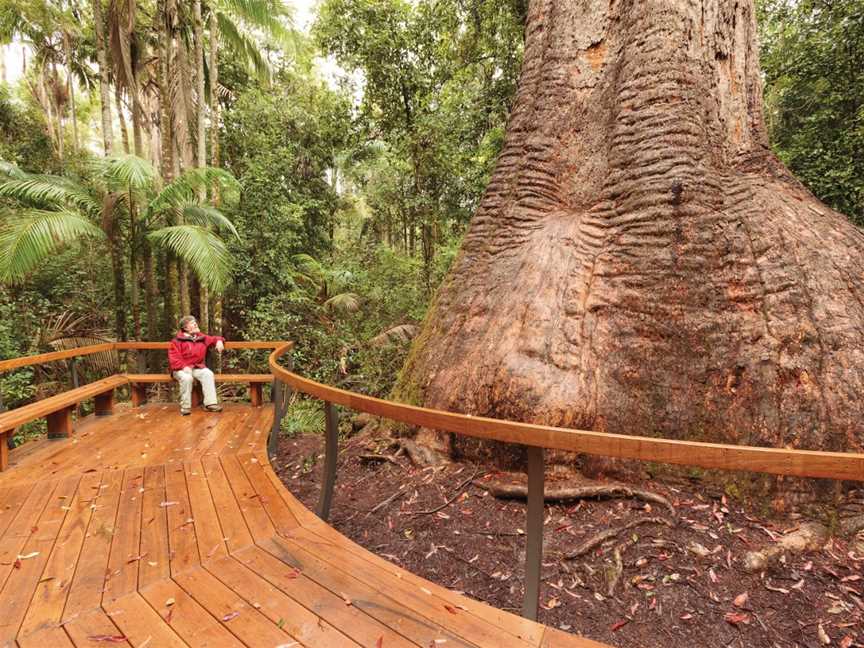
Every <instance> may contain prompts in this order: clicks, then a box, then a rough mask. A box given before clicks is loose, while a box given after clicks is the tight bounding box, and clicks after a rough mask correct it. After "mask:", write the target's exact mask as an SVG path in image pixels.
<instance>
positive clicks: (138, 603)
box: [38, 592, 189, 648]
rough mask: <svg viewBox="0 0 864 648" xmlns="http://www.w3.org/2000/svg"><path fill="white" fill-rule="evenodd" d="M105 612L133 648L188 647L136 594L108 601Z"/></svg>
mask: <svg viewBox="0 0 864 648" xmlns="http://www.w3.org/2000/svg"><path fill="white" fill-rule="evenodd" d="M105 612H106V614H107V615H108V616H109V617H111V620H112V621H113V622H114V623H115V624H117V627H118V628H119V629H120V632H122V633H123V634H124V635H125V636H126V637H128V639H129V641H130V642H131V643H132V645H133V646H152V648H157V647H158V648H163V646H164V647H165V648H185V647H186V646H188V645H189V644H187V643H186V642H185V641H183V640H182V639H181V638H180V637H179V636H178V635H177V633H176V632H174V630H172V629H171V626H170V625H169V624H167V623H166V622H165V619H163V618H162V617H161V616H159V614H157V613H156V610H154V609H153V606H151V605H150V603H148V602H147V601H146V600H144V598H143V597H142V596H141V595H140V594H138V593H137V592H136V593H135V594H130V595H128V596H124V597H122V598H119V599H117V600H116V601H111V602H110V603H109V604H108V605H106V606H105ZM38 648H45V647H44V646H40V647H38Z"/></svg>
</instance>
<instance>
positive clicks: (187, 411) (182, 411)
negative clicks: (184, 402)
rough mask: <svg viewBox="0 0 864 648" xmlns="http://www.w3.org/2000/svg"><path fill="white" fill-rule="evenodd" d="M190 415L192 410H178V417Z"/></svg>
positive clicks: (183, 408) (182, 408)
mask: <svg viewBox="0 0 864 648" xmlns="http://www.w3.org/2000/svg"><path fill="white" fill-rule="evenodd" d="M191 413H192V410H190V409H187V408H185V407H181V408H180V416H189V415H190V414H191Z"/></svg>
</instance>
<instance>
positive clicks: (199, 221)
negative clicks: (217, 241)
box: [182, 204, 240, 241]
mask: <svg viewBox="0 0 864 648" xmlns="http://www.w3.org/2000/svg"><path fill="white" fill-rule="evenodd" d="M182 214H183V218H184V219H186V222H187V223H189V224H190V225H201V226H202V227H207V226H211V227H214V228H216V230H217V231H221V230H226V231H228V232H230V233H231V234H233V235H234V236H235V237H236V238H237V240H238V241H239V240H240V234H238V233H237V228H236V227H234V223H232V222H231V221H230V220H228V217H227V216H225V214H223V213H222V212H221V211H219V210H218V209H216V208H215V207H210V206H209V205H195V204H189V205H186V206H185V207H183V209H182Z"/></svg>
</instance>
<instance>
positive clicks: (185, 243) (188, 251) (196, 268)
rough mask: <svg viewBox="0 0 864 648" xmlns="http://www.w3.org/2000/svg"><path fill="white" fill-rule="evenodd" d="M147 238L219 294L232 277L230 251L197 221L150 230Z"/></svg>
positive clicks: (219, 239) (217, 237)
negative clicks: (183, 264) (182, 263)
mask: <svg viewBox="0 0 864 648" xmlns="http://www.w3.org/2000/svg"><path fill="white" fill-rule="evenodd" d="M147 238H148V239H149V240H150V241H151V242H152V243H154V244H155V245H157V246H159V247H163V248H166V249H168V250H170V251H171V252H173V253H174V254H176V255H177V256H178V257H180V258H181V259H183V260H184V261H186V263H188V264H189V267H190V268H192V271H193V272H194V273H195V275H196V276H197V277H198V280H199V281H201V283H203V284H205V285H206V286H207V288H209V289H210V290H211V291H212V292H214V293H217V294H220V293H222V292H223V291H224V290H225V288H226V287H227V286H228V283H229V281H230V280H231V255H230V253H229V252H228V249H227V248H226V247H225V243H224V242H223V241H222V239H221V238H219V236H217V235H216V234H214V233H213V232H211V231H210V230H208V229H206V228H204V227H200V226H198V225H174V226H171V227H163V228H161V229H158V230H156V231H154V232H151V233H150V234H149V235H148V236H147Z"/></svg>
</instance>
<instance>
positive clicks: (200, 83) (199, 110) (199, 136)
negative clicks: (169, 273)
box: [194, 0, 210, 330]
mask: <svg viewBox="0 0 864 648" xmlns="http://www.w3.org/2000/svg"><path fill="white" fill-rule="evenodd" d="M194 19H195V50H194V54H195V94H197V95H198V97H197V98H198V103H197V104H196V106H195V113H196V115H195V116H196V121H197V124H196V125H197V127H198V128H197V133H196V138H195V143H196V144H197V149H198V150H197V156H196V159H197V162H198V166H199V167H202V168H203V167H205V166H207V131H206V128H205V124H204V117H205V111H206V110H207V102H206V101H205V98H204V22H203V20H202V18H201V0H195V3H194ZM206 197H207V190H206V189H203V190H202V191H201V196H200V199H201V200H202V202H203V201H204V199H206ZM198 302H199V308H198V317H199V318H200V319H201V321H202V322H203V323H204V326H205V327H207V330H209V328H210V309H209V305H210V295H209V293H208V291H207V286H205V285H204V284H203V283H200V282H199V291H198Z"/></svg>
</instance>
